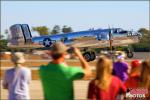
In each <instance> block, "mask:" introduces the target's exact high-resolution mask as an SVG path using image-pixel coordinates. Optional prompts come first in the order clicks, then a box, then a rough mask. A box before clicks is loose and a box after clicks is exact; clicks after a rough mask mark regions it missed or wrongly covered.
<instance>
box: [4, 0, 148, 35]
mask: <svg viewBox="0 0 150 100" xmlns="http://www.w3.org/2000/svg"><path fill="white" fill-rule="evenodd" d="M19 23H21V24H22V23H27V24H29V26H30V27H32V26H43V25H46V26H47V27H49V28H52V27H53V26H54V25H56V24H58V25H61V26H63V25H68V26H71V27H72V28H73V30H74V31H80V30H87V29H89V28H93V27H94V28H108V25H110V27H121V28H124V29H129V30H130V29H134V30H138V29H139V28H141V27H144V28H148V27H149V2H148V1H82V2H81V1H2V2H1V33H4V29H9V27H10V26H11V25H13V24H19Z"/></svg>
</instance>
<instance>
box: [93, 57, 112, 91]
mask: <svg viewBox="0 0 150 100" xmlns="http://www.w3.org/2000/svg"><path fill="white" fill-rule="evenodd" d="M111 73H112V62H111V60H110V59H108V58H107V57H105V56H103V57H100V58H99V60H98V62H97V66H96V79H95V80H96V81H95V84H96V85H97V86H98V87H99V88H100V89H103V90H106V89H107V88H108V87H109V84H110V82H111Z"/></svg>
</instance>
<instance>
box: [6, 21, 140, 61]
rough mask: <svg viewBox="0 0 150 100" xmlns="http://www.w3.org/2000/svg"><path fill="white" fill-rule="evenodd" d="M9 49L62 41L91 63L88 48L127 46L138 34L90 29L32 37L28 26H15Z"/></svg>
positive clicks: (41, 46)
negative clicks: (78, 51) (79, 51)
mask: <svg viewBox="0 0 150 100" xmlns="http://www.w3.org/2000/svg"><path fill="white" fill-rule="evenodd" d="M10 33H11V34H10V35H11V36H10V39H9V43H8V47H10V48H49V47H51V46H52V45H53V43H54V42H57V41H62V42H63V43H64V44H66V45H67V46H75V47H78V48H79V49H81V50H83V52H84V53H83V56H84V57H85V58H86V60H87V61H93V60H94V59H95V58H96V54H95V52H93V51H90V50H89V49H90V48H105V47H109V46H110V40H112V41H113V42H112V44H111V45H112V46H121V45H129V44H132V43H137V42H138V41H139V37H140V36H141V34H140V33H138V32H134V31H127V30H123V29H122V28H108V29H95V30H94V29H92V30H86V31H78V32H70V33H60V34H55V35H45V36H38V37H32V34H31V32H30V29H29V26H28V24H15V25H12V26H11V27H10ZM127 55H128V54H127Z"/></svg>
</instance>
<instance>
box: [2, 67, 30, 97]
mask: <svg viewBox="0 0 150 100" xmlns="http://www.w3.org/2000/svg"><path fill="white" fill-rule="evenodd" d="M30 80H31V71H30V70H29V69H28V68H25V67H20V68H12V69H9V70H6V72H5V76H4V81H3V87H4V88H5V89H8V91H9V100H27V99H30V96H29V86H28V85H29V82H30Z"/></svg>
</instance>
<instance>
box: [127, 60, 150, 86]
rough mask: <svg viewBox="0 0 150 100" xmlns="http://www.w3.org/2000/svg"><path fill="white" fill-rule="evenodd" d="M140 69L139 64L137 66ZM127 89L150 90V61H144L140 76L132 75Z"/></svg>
mask: <svg viewBox="0 0 150 100" xmlns="http://www.w3.org/2000/svg"><path fill="white" fill-rule="evenodd" d="M137 65H138V67H139V64H137ZM125 85H126V87H127V88H137V87H144V88H148V89H150V60H147V61H143V62H142V64H141V71H140V74H137V75H132V76H131V77H130V78H129V79H128V80H127V81H126V82H125Z"/></svg>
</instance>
